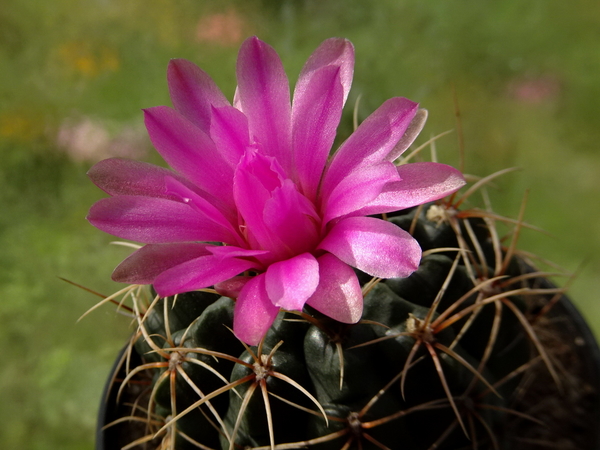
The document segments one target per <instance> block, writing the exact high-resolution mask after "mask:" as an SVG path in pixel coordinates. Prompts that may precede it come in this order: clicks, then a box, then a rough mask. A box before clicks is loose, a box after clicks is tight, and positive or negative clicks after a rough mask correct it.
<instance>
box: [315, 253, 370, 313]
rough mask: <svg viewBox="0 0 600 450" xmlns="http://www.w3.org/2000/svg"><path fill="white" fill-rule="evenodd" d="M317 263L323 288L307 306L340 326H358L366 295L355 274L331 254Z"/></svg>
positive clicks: (320, 258) (318, 288)
mask: <svg viewBox="0 0 600 450" xmlns="http://www.w3.org/2000/svg"><path fill="white" fill-rule="evenodd" d="M317 261H318V262H319V286H318V287H317V290H316V291H315V293H314V294H313V295H312V296H311V297H310V298H309V299H308V300H307V302H306V303H307V304H308V305H310V306H312V307H313V308H315V309H316V310H317V311H320V312H322V313H323V314H325V315H327V316H329V317H331V318H332V319H334V320H337V321H339V322H344V323H356V322H358V321H359V320H360V318H361V316H362V310H363V295H362V291H361V289H360V283H359V282H358V278H356V274H355V273H354V270H352V268H351V267H350V266H348V264H346V263H344V262H342V261H340V260H339V259H338V258H336V257H335V256H334V255H332V254H331V253H325V254H324V255H323V256H320V257H319V258H317Z"/></svg>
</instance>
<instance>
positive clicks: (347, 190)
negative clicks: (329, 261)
mask: <svg viewBox="0 0 600 450" xmlns="http://www.w3.org/2000/svg"><path fill="white" fill-rule="evenodd" d="M398 180H399V177H398V172H397V170H396V166H394V164H392V163H391V162H383V163H379V164H376V165H373V166H367V167H364V168H361V170H355V171H354V172H353V173H352V174H351V175H349V176H347V177H346V178H344V179H343V180H342V181H341V182H340V183H339V184H338V185H337V186H336V187H335V188H334V189H333V191H332V192H331V194H330V195H329V196H328V197H327V199H326V203H325V205H324V206H323V207H322V209H323V223H327V222H329V221H330V220H332V219H335V218H337V217H341V216H343V215H346V214H350V213H352V212H354V211H356V210H358V209H361V208H363V207H364V206H365V205H367V204H368V203H369V202H371V201H373V200H374V199H375V198H377V196H378V195H379V194H380V193H381V190H382V189H383V188H384V187H385V186H386V184H389V183H391V182H394V181H398Z"/></svg>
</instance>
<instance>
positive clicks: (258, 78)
mask: <svg viewBox="0 0 600 450" xmlns="http://www.w3.org/2000/svg"><path fill="white" fill-rule="evenodd" d="M237 80H238V95H239V101H240V104H241V109H242V111H243V112H244V114H245V115H246V116H247V117H248V124H249V126H250V133H251V135H252V136H253V137H254V138H255V139H256V141H257V142H258V143H259V145H260V146H261V151H262V152H263V153H264V154H266V155H269V156H274V157H276V158H277V160H278V161H279V162H280V164H281V165H282V166H283V168H284V169H285V170H286V173H290V170H291V168H292V160H291V125H290V120H291V104H290V88H289V83H288V79H287V76H286V74H285V71H284V69H283V65H282V64H281V60H280V59H279V56H278V55H277V53H276V52H275V50H274V49H273V48H272V47H271V46H269V45H267V44H265V43H264V42H262V41H261V40H260V39H258V38H256V37H252V38H249V39H247V40H246V41H244V43H243V44H242V46H241V48H240V52H239V56H238V60H237Z"/></svg>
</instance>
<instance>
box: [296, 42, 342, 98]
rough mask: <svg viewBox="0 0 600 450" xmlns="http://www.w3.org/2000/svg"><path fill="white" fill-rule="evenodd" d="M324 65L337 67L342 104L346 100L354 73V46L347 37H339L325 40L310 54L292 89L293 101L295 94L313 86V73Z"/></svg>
mask: <svg viewBox="0 0 600 450" xmlns="http://www.w3.org/2000/svg"><path fill="white" fill-rule="evenodd" d="M326 66H334V67H339V69H340V70H339V75H340V82H341V84H342V88H343V101H342V104H343V103H345V102H346V99H347V98H348V93H349V92H350V87H351V85H352V77H353V74H354V46H353V45H352V43H351V42H350V41H348V40H347V39H340V38H331V39H327V40H325V41H324V42H323V43H322V44H321V45H319V47H317V49H316V50H315V51H314V52H313V54H312V55H310V57H309V58H308V60H307V61H306V64H304V67H303V68H302V71H301V72H300V76H299V77H298V82H297V83H296V88H295V90H294V101H296V96H297V95H299V94H301V93H302V92H308V91H310V90H311V89H312V88H313V86H312V84H313V82H314V80H313V79H312V77H313V75H314V73H315V72H317V71H318V70H319V69H321V68H323V67H326Z"/></svg>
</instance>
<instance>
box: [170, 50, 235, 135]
mask: <svg viewBox="0 0 600 450" xmlns="http://www.w3.org/2000/svg"><path fill="white" fill-rule="evenodd" d="M167 81H168V83H169V92H170V94H171V101H172V102H173V106H174V107H175V109H176V110H177V111H179V112H180V113H181V114H183V115H184V116H185V117H186V118H187V119H188V120H190V121H191V122H192V123H194V125H196V126H197V127H198V128H200V129H201V130H202V131H204V132H205V133H207V134H208V131H209V129H210V119H211V107H213V106H215V107H220V106H226V105H229V102H228V101H227V99H226V98H225V96H224V95H223V93H222V92H221V90H220V89H219V88H218V87H217V85H216V84H215V82H214V81H213V80H212V79H211V78H210V77H209V76H208V74H207V73H206V72H204V71H203V70H202V69H200V68H199V67H198V66H196V65H195V64H193V63H191V62H190V61H187V60H185V59H172V60H171V61H170V62H169V68H168V69H167Z"/></svg>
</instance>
